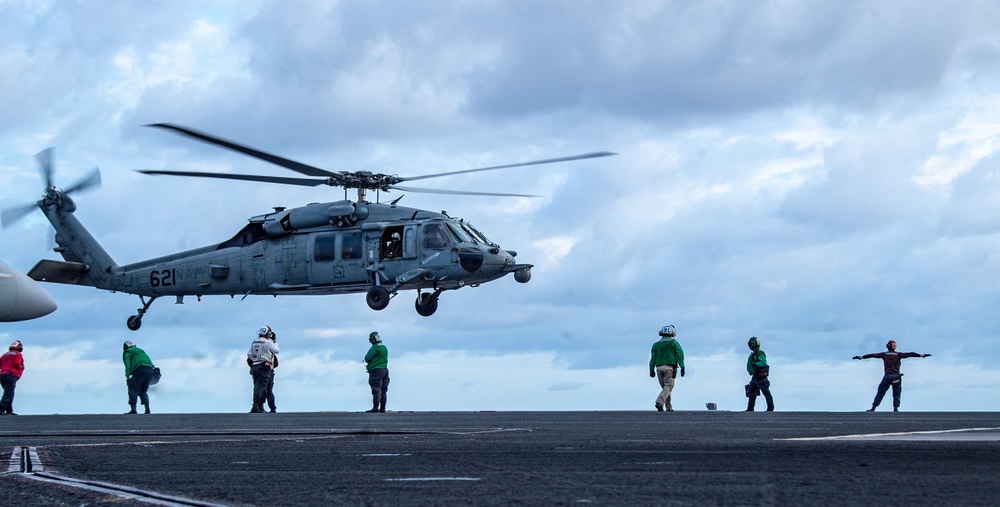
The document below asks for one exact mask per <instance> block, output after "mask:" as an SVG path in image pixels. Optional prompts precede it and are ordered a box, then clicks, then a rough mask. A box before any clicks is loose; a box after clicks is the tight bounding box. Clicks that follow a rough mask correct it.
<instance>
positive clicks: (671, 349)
mask: <svg viewBox="0 0 1000 507" xmlns="http://www.w3.org/2000/svg"><path fill="white" fill-rule="evenodd" d="M675 336H677V333H676V332H675V331H674V326H663V328H662V329H660V339H659V340H657V341H656V342H655V343H653V349H652V351H651V352H650V357H649V376H650V377H656V380H657V381H659V383H660V388H661V391H660V395H659V396H657V397H656V410H659V411H661V412H662V411H663V410H664V409H666V411H667V412H673V411H674V407H673V405H672V404H671V403H670V393H671V391H673V390H674V377H676V376H677V369H678V368H679V369H680V370H681V376H682V377H683V376H684V349H682V348H681V344H679V343H677V340H675V339H674V337H675Z"/></svg>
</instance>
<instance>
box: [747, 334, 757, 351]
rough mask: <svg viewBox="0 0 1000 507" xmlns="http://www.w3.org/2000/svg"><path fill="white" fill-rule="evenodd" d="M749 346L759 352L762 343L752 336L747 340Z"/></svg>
mask: <svg viewBox="0 0 1000 507" xmlns="http://www.w3.org/2000/svg"><path fill="white" fill-rule="evenodd" d="M747 346H748V347H750V348H751V349H753V350H757V349H759V348H760V341H759V340H757V337H756V336H751V337H750V339H749V340H747Z"/></svg>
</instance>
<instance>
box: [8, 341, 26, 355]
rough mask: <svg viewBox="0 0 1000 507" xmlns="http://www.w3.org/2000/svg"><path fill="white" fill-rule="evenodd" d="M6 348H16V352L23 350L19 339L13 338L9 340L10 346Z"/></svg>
mask: <svg viewBox="0 0 1000 507" xmlns="http://www.w3.org/2000/svg"><path fill="white" fill-rule="evenodd" d="M7 350H16V351H18V352H21V351H22V350H24V346H23V345H21V340H14V341H12V342H10V347H8V348H7Z"/></svg>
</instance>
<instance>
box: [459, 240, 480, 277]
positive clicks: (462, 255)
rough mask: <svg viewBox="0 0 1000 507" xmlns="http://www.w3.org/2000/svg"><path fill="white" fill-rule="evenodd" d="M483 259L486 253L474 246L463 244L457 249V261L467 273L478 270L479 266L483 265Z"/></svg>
mask: <svg viewBox="0 0 1000 507" xmlns="http://www.w3.org/2000/svg"><path fill="white" fill-rule="evenodd" d="M485 259H486V254H484V253H483V251H482V250H480V249H479V248H476V247H475V246H463V247H462V248H460V249H459V250H458V262H459V264H461V266H462V269H464V270H466V271H468V272H469V273H475V272H476V271H479V268H481V267H483V261H484V260H485Z"/></svg>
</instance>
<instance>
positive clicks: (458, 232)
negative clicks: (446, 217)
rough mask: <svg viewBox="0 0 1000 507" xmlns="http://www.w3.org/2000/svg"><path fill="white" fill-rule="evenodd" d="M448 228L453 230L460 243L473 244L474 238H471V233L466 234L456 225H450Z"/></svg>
mask: <svg viewBox="0 0 1000 507" xmlns="http://www.w3.org/2000/svg"><path fill="white" fill-rule="evenodd" d="M448 228H449V229H451V232H452V233H453V234H454V235H455V237H456V238H458V240H459V241H461V242H463V243H471V242H472V236H469V233H467V232H465V229H462V228H461V227H460V226H458V225H455V224H448Z"/></svg>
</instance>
